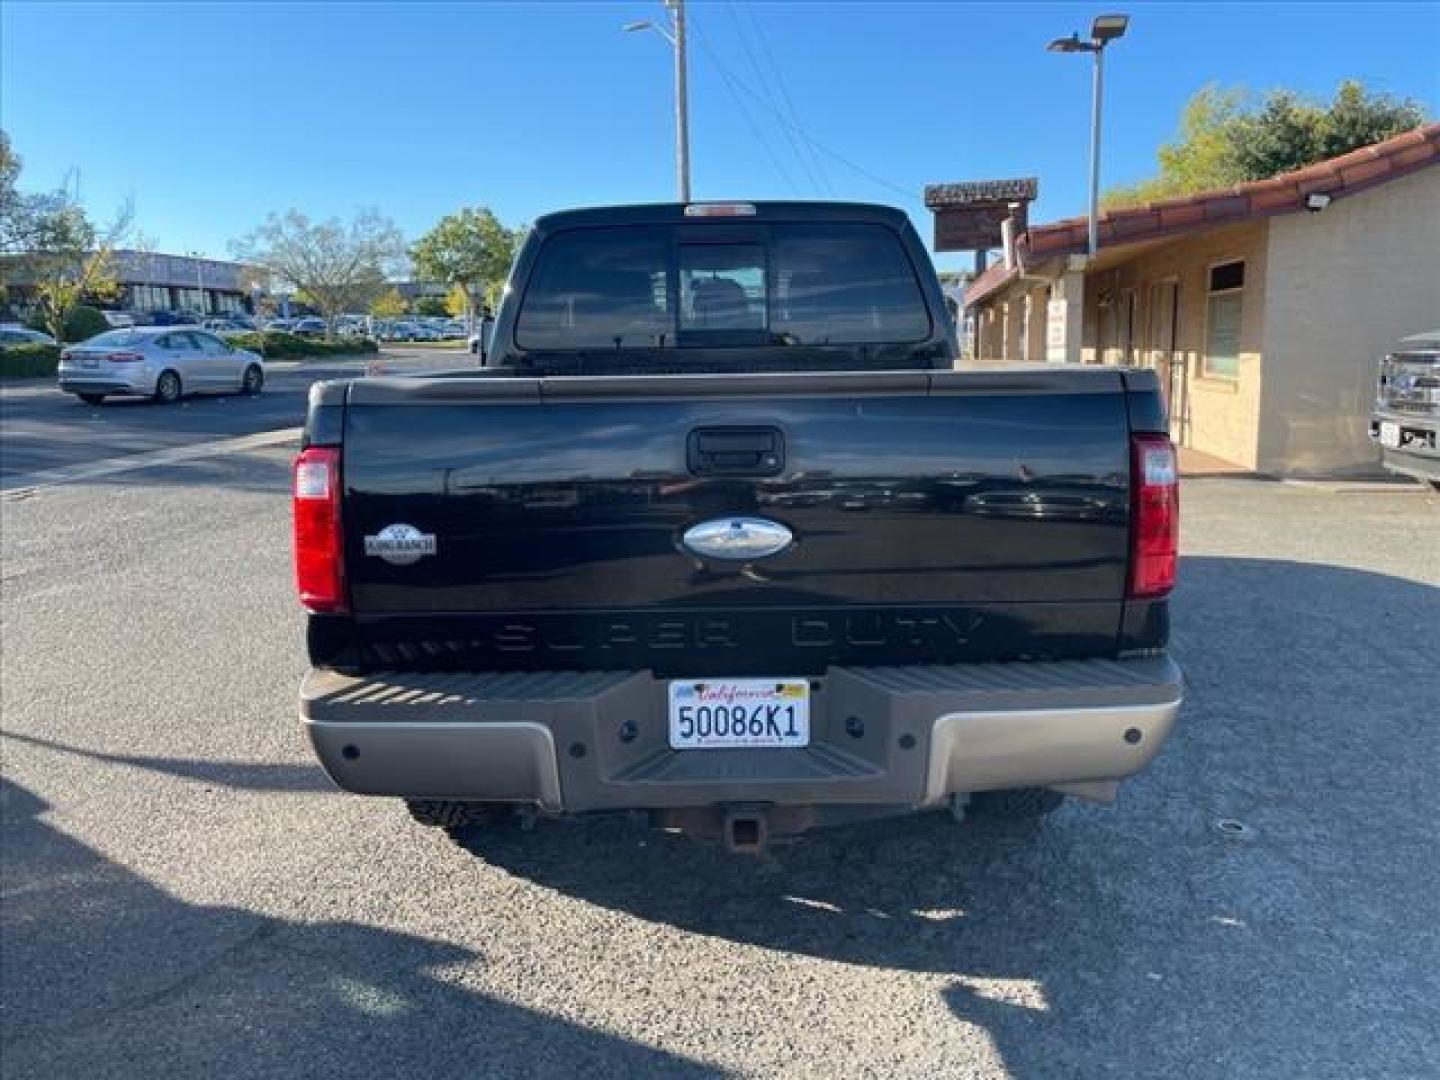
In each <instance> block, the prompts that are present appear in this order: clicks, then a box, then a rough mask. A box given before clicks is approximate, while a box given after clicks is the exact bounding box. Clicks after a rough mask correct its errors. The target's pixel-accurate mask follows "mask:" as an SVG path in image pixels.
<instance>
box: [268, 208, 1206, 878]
mask: <svg viewBox="0 0 1440 1080" xmlns="http://www.w3.org/2000/svg"><path fill="white" fill-rule="evenodd" d="M661 281H671V282H676V281H678V282H679V288H678V289H671V290H665V291H661V290H657V289H656V288H655V283H656V282H661ZM957 355H958V346H957V342H956V337H955V329H954V326H953V324H952V322H951V320H950V319H949V317H948V316H947V314H946V309H945V305H944V299H943V295H942V293H941V291H940V284H939V282H938V280H937V279H936V277H935V272H934V270H933V268H932V266H931V263H930V260H929V258H928V256H927V254H926V251H925V247H924V244H923V243H922V242H921V240H920V237H919V236H918V235H917V234H916V232H915V230H914V228H913V227H912V226H911V225H910V223H909V220H908V218H907V217H906V215H905V213H904V212H903V211H901V210H896V209H890V208H886V207H878V206H860V205H853V204H839V203H774V204H764V203H757V204H739V205H736V204H710V205H706V206H703V207H699V208H693V212H692V208H682V207H678V206H639V207H619V208H601V209H593V210H583V211H574V212H569V213H561V214H554V215H551V216H548V217H544V218H542V219H540V220H539V221H538V222H536V224H535V226H534V228H533V230H532V231H531V232H530V233H529V235H528V236H527V238H526V240H525V242H524V244H523V246H522V249H521V251H520V254H519V257H518V259H517V260H516V263H515V267H514V269H513V271H512V275H511V281H510V289H509V293H508V295H507V297H506V299H505V301H504V302H503V303H502V305H501V308H500V311H499V313H498V317H497V320H496V323H495V329H494V332H493V335H492V338H491V358H492V361H493V366H492V367H491V368H490V369H489V370H487V371H486V372H485V373H484V375H483V376H480V375H476V374H460V373H454V372H451V373H447V374H445V375H443V376H437V377H432V378H420V379H358V380H353V381H344V380H337V381H334V382H325V383H318V384H316V386H315V387H314V388H313V389H312V392H311V397H310V409H309V415H308V418H307V421H306V427H305V433H304V438H303V441H302V443H301V445H302V447H304V449H303V450H302V452H301V454H300V456H299V458H298V459H297V462H296V465H295V471H294V487H293V498H294V502H293V509H294V517H295V532H294V535H295V538H296V544H297V546H296V568H297V581H298V585H299V592H300V599H301V602H302V603H303V604H304V606H305V607H306V608H307V609H308V611H309V632H308V634H307V645H308V649H309V658H310V662H311V665H312V671H311V673H310V675H309V676H308V677H307V678H306V680H305V682H304V685H303V687H302V689H301V693H300V711H301V715H302V717H303V719H304V723H305V726H306V729H307V731H308V735H309V738H310V741H311V743H312V745H313V747H314V749H315V751H316V753H317V755H318V756H319V759H320V760H321V762H322V763H323V765H324V767H325V769H326V770H327V771H328V772H329V774H330V776H331V777H332V778H333V779H334V780H335V782H336V783H337V784H339V785H340V787H342V788H344V789H347V790H349V791H352V792H359V793H363V794H368V795H383V796H392V797H398V798H401V799H404V800H406V801H407V802H408V804H409V809H410V812H411V814H412V815H413V816H414V817H415V819H416V820H417V821H420V822H421V823H424V824H429V825H437V826H443V827H449V828H453V827H460V826H477V825H484V824H491V825H494V824H497V823H499V822H502V821H503V820H505V818H506V817H507V816H508V813H509V812H510V811H511V810H513V809H514V808H516V807H519V808H521V809H522V811H523V816H524V817H525V818H527V819H529V820H533V819H534V818H535V817H536V816H537V815H566V814H584V813H588V812H591V811H617V810H630V811H645V812H647V813H648V814H649V815H650V818H651V820H652V821H653V822H655V823H656V824H659V825H661V826H664V827H666V828H672V829H678V830H683V831H685V832H689V833H692V834H695V835H700V836H709V837H716V838H720V839H722V840H723V841H724V842H725V843H726V844H727V845H728V846H729V847H730V848H731V849H732V850H736V851H746V852H759V851H762V850H763V849H764V848H765V846H766V843H767V840H768V839H769V838H770V837H772V836H781V835H789V834H794V833H798V832H801V831H803V830H805V829H807V828H809V827H811V826H814V825H817V824H824V823H836V822H843V821H855V820H858V819H860V818H863V817H867V816H871V817H878V816H883V815H889V814H895V813H898V812H904V811H918V810H930V809H935V810H939V809H948V810H949V811H950V812H951V813H952V814H954V815H956V816H957V817H963V816H965V815H967V814H971V813H974V814H989V815H998V816H1008V817H1024V816H1033V815H1037V814H1043V813H1046V812H1048V811H1050V810H1053V809H1054V808H1055V807H1056V806H1057V805H1058V804H1059V803H1060V801H1061V800H1062V799H1063V797H1064V796H1066V795H1074V796H1078V797H1083V798H1088V799H1092V800H1097V801H1101V802H1108V801H1110V800H1112V799H1113V798H1114V796H1115V793H1116V789H1117V786H1118V784H1119V782H1120V781H1121V780H1123V779H1125V778H1127V777H1130V776H1133V775H1134V774H1136V773H1138V772H1139V771H1140V770H1142V769H1144V768H1145V767H1146V766H1147V765H1148V764H1149V762H1150V761H1151V760H1152V759H1153V758H1154V757H1155V755H1156V753H1157V752H1158V751H1159V750H1160V748H1161V747H1162V746H1163V745H1164V743H1165V741H1166V739H1167V738H1168V737H1169V735H1170V732H1171V730H1172V727H1173V724H1174V722H1175V717H1176V713H1177V712H1178V710H1179V707H1180V703H1181V698H1182V688H1181V676H1180V671H1179V669H1178V667H1177V666H1176V664H1175V663H1174V661H1173V660H1172V659H1170V658H1169V656H1168V655H1167V654H1166V651H1165V647H1166V641H1167V636H1168V626H1169V614H1168V610H1167V604H1168V599H1167V598H1168V595H1169V593H1170V591H1171V588H1172V586H1173V584H1174V581H1175V575H1176V569H1177V565H1178V558H1177V536H1178V532H1177V530H1178V494H1177V492H1178V488H1177V475H1176V474H1177V470H1176V461H1175V452H1174V448H1173V446H1172V445H1171V443H1170V439H1169V437H1168V434H1167V432H1166V418H1165V408H1164V403H1163V401H1162V400H1161V396H1160V387H1159V382H1158V379H1157V378H1156V376H1155V374H1154V373H1153V372H1151V371H1144V370H1130V369H1124V368H1118V367H1108V366H1106V367H1101V366H1094V367H1083V368H1082V367H1079V366H1076V367H1073V368H1072V367H1067V366H1061V365H1057V366H1056V367H1054V368H1049V369H1041V370H1033V369H1015V370H1011V371H957V370H955V369H954V366H955V360H956V357H957ZM442 381H443V385H441V383H442ZM342 461H343V467H344V476H343V482H342V477H341V475H340V469H341V463H342ZM861 492H863V493H864V494H863V497H861V496H860V495H858V494H857V493H861ZM782 495H784V496H789V497H793V496H797V495H798V496H802V498H799V499H794V498H792V499H791V501H789V502H783V503H782V502H780V501H778V499H777V496H782ZM857 498H859V500H860V502H861V503H863V508H864V512H863V513H853V512H849V510H848V509H847V507H849V506H851V505H852V504H854V503H855V502H856V500H857ZM397 703H398V704H397Z"/></svg>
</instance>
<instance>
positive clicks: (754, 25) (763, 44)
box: [732, 0, 835, 196]
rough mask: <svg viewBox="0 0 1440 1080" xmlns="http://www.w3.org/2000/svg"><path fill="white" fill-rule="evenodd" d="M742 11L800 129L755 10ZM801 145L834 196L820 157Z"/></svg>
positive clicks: (778, 67) (812, 150)
mask: <svg viewBox="0 0 1440 1080" xmlns="http://www.w3.org/2000/svg"><path fill="white" fill-rule="evenodd" d="M732 3H733V0H732ZM744 10H745V15H746V17H747V18H748V19H749V20H750V26H751V29H752V30H754V32H755V37H756V38H757V39H758V40H759V42H760V54H761V56H762V57H764V60H765V65H766V67H767V68H768V69H769V71H770V73H771V74H772V75H773V76H774V79H775V85H776V86H777V87H778V88H779V90H780V99H781V101H783V102H784V103H785V110H786V112H787V113H788V114H789V116H790V121H791V123H793V124H794V125H795V126H796V127H800V126H801V125H800V114H799V112H798V111H797V110H796V108H795V102H794V100H793V99H792V98H791V97H790V91H789V89H788V88H787V87H786V85H785V72H784V70H783V69H781V67H780V65H778V64H777V63H775V55H774V53H772V52H771V51H770V42H769V39H768V37H767V36H766V34H765V31H764V29H763V28H762V27H761V26H760V20H759V18H758V17H757V16H756V14H755V8H754V6H753V5H750V4H747V5H745V9H744ZM802 145H804V146H805V149H806V150H807V151H808V152H809V155H810V160H811V162H812V164H813V165H814V167H815V171H816V173H817V174H818V175H819V177H820V179H821V180H822V181H823V182H824V185H825V193H826V194H827V195H830V196H833V195H834V194H835V187H834V185H833V184H831V183H830V177H829V176H828V175H827V174H826V172H825V163H824V162H823V161H821V160H820V155H819V154H817V153H816V152H815V148H814V147H813V146H810V145H808V144H802Z"/></svg>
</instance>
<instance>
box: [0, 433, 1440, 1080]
mask: <svg viewBox="0 0 1440 1080" xmlns="http://www.w3.org/2000/svg"><path fill="white" fill-rule="evenodd" d="M288 453H289V450H288V449H287V448H273V449H268V450H261V451H256V452H252V453H247V454H239V455H228V456H221V457H213V458H207V459H204V460H200V461H196V462H192V463H189V464H186V465H181V466H172V467H167V468H162V469H149V470H144V471H141V472H132V473H126V474H122V475H117V476H115V477H113V478H110V479H109V480H102V481H101V482H98V483H93V484H89V485H72V486H64V487H55V488H46V489H42V490H39V491H36V492H34V493H29V494H28V495H27V496H26V497H23V498H14V497H11V498H7V499H6V500H5V501H4V502H3V503H0V512H3V524H4V529H3V593H4V605H3V623H0V631H3V638H4V650H3V661H0V662H3V669H0V674H3V713H4V715H3V723H4V732H5V735H4V739H3V743H0V746H3V765H4V768H3V784H0V789H3V826H0V839H3V846H0V852H3V883H0V887H3V895H4V905H3V924H0V925H3V933H4V938H3V960H0V972H3V985H0V990H3V1011H0V1024H3V1026H0V1037H3V1040H4V1045H3V1053H0V1073H3V1075H4V1076H5V1077H15V1078H20V1077H47V1078H49V1077H56V1076H86V1077H108V1076H117V1077H146V1078H150V1077H164V1076H177V1077H178V1076H184V1077H192V1076H246V1077H250V1076H332V1075H347V1076H375V1077H393V1076H397V1075H418V1074H424V1075H427V1076H431V1077H450V1076H456V1077H458V1076H530V1077H535V1076H557V1077H558V1076H575V1075H585V1076H592V1077H601V1076H616V1077H620V1076H624V1077H633V1076H638V1075H650V1074H654V1075H693V1076H709V1075H736V1076H778V1075H786V1076H815V1077H832V1076H886V1077H936V1076H945V1077H950V1076H955V1077H960V1076H964V1077H990V1076H1014V1077H1034V1076H1052V1075H1054V1076H1094V1075H1102V1074H1115V1075H1124V1076H1171V1077H1217V1078H1218V1077H1226V1078H1229V1077H1267V1078H1269V1077H1279V1076H1304V1077H1337V1078H1342V1077H1343V1078H1346V1080H1351V1078H1354V1077H1358V1076H1364V1077H1419V1076H1426V1075H1434V1068H1435V1063H1436V1062H1437V1061H1440V928H1437V920H1436V919H1435V917H1434V910H1435V899H1434V898H1435V896H1436V895H1437V894H1440V852H1437V845H1436V838H1435V827H1436V821H1437V820H1440V796H1437V785H1436V780H1437V775H1436V774H1437V763H1440V725H1437V723H1436V718H1437V717H1440V676H1437V660H1436V652H1435V641H1436V625H1437V618H1440V543H1437V535H1436V534H1437V525H1440V496H1437V495H1434V494H1431V493H1428V492H1425V491H1423V490H1422V489H1420V488H1418V487H1402V486H1396V487H1391V488H1388V489H1378V490H1377V489H1351V488H1345V487H1340V488H1334V489H1331V488H1326V487H1301V486H1292V485H1284V484H1275V483H1262V482H1255V481H1245V480H1204V481H1194V482H1190V483H1188V484H1187V486H1186V488H1185V491H1184V503H1185V526H1184V546H1185V552H1186V560H1185V565H1184V569H1183V580H1184V583H1183V586H1182V588H1181V590H1180V592H1179V594H1178V595H1177V597H1176V601H1175V604H1174V613H1175V651H1176V653H1177V655H1178V656H1179V658H1180V660H1181V662H1182V663H1183V664H1184V665H1185V667H1186V671H1187V674H1188V677H1189V682H1190V691H1189V699H1188V702H1187V705H1186V709H1185V712H1184V714H1183V718H1182V724H1181V727H1180V730H1179V731H1178V733H1177V735H1176V737H1175V739H1174V741H1173V742H1172V743H1171V745H1170V746H1169V747H1168V748H1167V749H1166V751H1165V752H1164V754H1163V755H1162V756H1161V758H1160V759H1159V760H1158V762H1157V763H1156V765H1155V767H1154V768H1153V769H1152V770H1151V771H1150V772H1149V773H1148V774H1146V775H1145V776H1144V777H1142V778H1141V779H1140V780H1138V781H1137V782H1134V783H1132V784H1131V785H1129V786H1128V787H1127V788H1126V789H1125V790H1124V791H1123V792H1122V796H1121V801H1120V803H1119V804H1118V805H1117V806H1116V807H1114V808H1100V807H1093V806H1088V805H1084V804H1071V805H1067V806H1066V807H1064V808H1063V809H1062V810H1061V811H1060V812H1059V813H1057V814H1056V815H1055V816H1054V817H1052V818H1051V819H1050V820H1049V821H1048V822H1046V823H1045V825H1044V826H1043V827H1039V828H1014V827H1011V828H1004V827H998V826H978V825H965V826H960V825H956V824H955V823H954V822H952V821H950V820H949V819H948V818H947V817H943V816H931V817H927V818H923V819H910V820H901V821H891V822H884V823H878V824H874V825H869V826H865V827H862V828H855V829H848V830H842V831H837V832H832V833H825V834H817V835H815V836H813V837H812V838H810V839H808V840H806V841H805V842H803V843H801V844H798V845H795V846H792V847H786V848H780V849H778V850H776V851H775V852H774V853H773V857H772V858H769V859H767V860H765V861H745V860H741V859H736V858H734V857H731V856H728V855H726V854H725V853H724V852H723V851H721V850H720V849H717V848H709V847H702V846H697V845H694V844H691V843H689V842H685V841H679V840H671V839H669V838H665V837H662V836H657V835H655V834H651V833H646V832H644V831H642V830H641V829H639V828H638V827H637V826H636V825H635V824H633V823H631V822H629V821H627V820H624V819H621V820H606V821H597V822H586V823H567V824H550V825H546V824H544V823H542V824H541V826H540V827H538V828H537V829H535V830H534V831H533V832H529V833H521V832H502V833H496V834H494V835H490V836H486V835H484V834H482V835H481V836H479V837H476V838H475V839H474V840H473V841H472V843H471V845H470V846H471V850H462V849H461V848H460V847H457V846H455V845H453V844H452V843H450V842H449V841H448V840H447V839H446V838H445V837H444V836H443V835H439V834H436V833H433V832H429V831H425V830H421V829H419V828H417V827H415V826H412V825H411V824H410V823H409V821H408V819H407V818H406V816H405V814H404V812H403V810H402V809H401V808H400V807H399V806H397V805H392V804H390V803H386V802H379V801H367V800H362V799H358V798H352V797H347V796H342V795H339V794H337V793H335V792H334V791H333V790H332V789H331V788H330V785H329V783H328V781H327V780H326V779H325V778H324V776H323V775H322V774H321V773H320V772H319V771H318V768H317V767H316V766H314V765H313V763H312V760H311V758H310V755H309V753H308V751H307V749H306V747H305V745H304V743H303V737H302V735H301V733H300V731H299V727H298V724H297V722H296V720H295V716H294V712H295V707H294V693H295V688H296V685H297V683H298V681H299V678H300V676H301V673H302V670H303V667H304V657H303V649H302V641H301V629H302V622H301V618H300V615H299V612H298V611H297V609H296V607H295V605H294V602H293V599H292V597H291V592H290V580H289V573H290V570H289V532H288V530H289V526H288V503H287V500H286V498H285V488H286V483H287V477H288V472H287V460H288ZM1222 822H1230V823H1232V824H1231V826H1230V831H1226V830H1225V829H1224V828H1222V827H1221V823H1222Z"/></svg>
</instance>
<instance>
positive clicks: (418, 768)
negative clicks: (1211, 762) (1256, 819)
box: [300, 656, 1183, 846]
mask: <svg viewBox="0 0 1440 1080" xmlns="http://www.w3.org/2000/svg"><path fill="white" fill-rule="evenodd" d="M814 685H815V688H814V689H813V690H812V693H811V699H810V741H809V744H808V745H806V746H803V747H795V748H783V749H778V748H772V749H740V748H733V747H732V748H724V749H698V750H673V749H671V748H670V746H669V739H668V716H667V689H668V682H667V680H663V679H656V678H655V677H654V676H653V675H652V674H650V673H649V672H646V671H637V672H623V671H622V672H596V673H575V672H536V673H529V674H489V673H486V674H472V673H449V674H420V673H411V674H407V673H403V672H391V673H386V674H381V675H375V676H370V677H351V676H345V675H341V674H338V673H335V672H329V671H318V670H317V671H313V672H311V674H310V675H309V676H308V677H307V678H306V680H305V683H304V686H303V688H302V690H301V698H300V713H301V718H302V720H303V721H304V723H305V726H306V729H307V731H308V733H309V736H310V740H311V742H312V744H313V745H314V747H315V751H316V753H317V755H318V756H319V758H320V760H321V762H322V764H323V765H324V767H325V770H326V771H327V772H328V773H329V774H330V776H331V778H332V779H334V781H335V782H336V784H338V785H339V786H340V787H342V788H344V789H346V790H347V791H353V792H357V793H360V794H367V795H394V796H404V797H407V798H435V799H461V800H477V801H487V802H516V803H528V804H531V805H535V806H538V807H539V808H540V809H542V810H545V811H548V812H552V813H584V812H590V811H599V810H621V809H627V810H628V809H651V810H662V811H664V810H684V809H692V808H719V807H725V808H727V810H726V813H727V814H729V815H731V816H733V818H734V821H733V822H729V820H728V818H727V823H726V824H725V826H724V830H723V835H724V837H725V839H726V840H727V842H729V843H732V844H733V845H736V846H744V845H746V844H754V843H759V844H761V846H763V843H764V839H765V838H764V836H763V835H760V834H763V832H764V831H765V830H767V829H770V830H771V831H774V828H773V827H774V825H775V820H774V818H773V810H772V811H771V812H770V816H766V815H759V816H762V817H766V820H765V821H762V822H761V823H760V824H759V825H755V824H754V823H753V820H752V819H753V818H754V817H755V816H757V815H755V814H753V813H751V814H750V815H749V816H747V814H746V811H747V810H750V809H752V808H754V807H760V806H765V807H772V808H774V807H811V806H830V805H848V806H855V807H860V806H875V807H878V806H887V807H894V806H903V807H910V808H920V807H928V806H940V805H943V804H944V803H945V802H947V801H948V800H949V798H950V796H952V795H954V794H956V793H963V792H972V791H987V790H997V789H1004V788H1013V787H1030V786H1044V787H1056V788H1063V789H1065V790H1068V791H1071V792H1074V793H1076V794H1082V795H1088V794H1091V793H1107V792H1113V785H1114V783H1115V782H1116V781H1119V780H1123V779H1125V778H1127V777H1130V776H1133V775H1134V774H1135V773H1137V772H1139V771H1140V770H1142V769H1144V768H1145V767H1146V766H1147V765H1148V764H1149V763H1150V761H1151V760H1152V759H1153V758H1154V757H1155V755H1156V753H1158V752H1159V750H1160V747H1161V746H1162V745H1163V744H1164V742H1165V740H1166V739H1167V738H1168V737H1169V735H1170V732H1171V730H1172V728H1173V726H1174V723H1175V717H1176V714H1177V713H1178V711H1179V708H1180V702H1181V699H1182V695H1183V689H1182V684H1181V677H1180V671H1179V669H1178V668H1177V667H1176V666H1175V664H1174V663H1173V662H1172V661H1171V660H1170V659H1168V658H1167V657H1165V656H1158V657H1153V656H1152V657H1145V658H1142V659H1135V660H1123V661H1111V660H1094V661H1061V662H1055V663H1009V664H971V665H955V666H948V667H946V666H933V667H913V668H834V669H831V671H830V672H829V674H828V675H827V676H826V677H825V678H824V679H821V680H819V681H818V682H817V683H816V684H814ZM1093 797H1100V796H1098V795H1096V796H1093ZM737 807H738V808H742V809H740V810H734V811H733V813H732V811H731V810H730V809H728V808H737ZM732 825H733V827H732ZM757 830H758V831H759V833H757Z"/></svg>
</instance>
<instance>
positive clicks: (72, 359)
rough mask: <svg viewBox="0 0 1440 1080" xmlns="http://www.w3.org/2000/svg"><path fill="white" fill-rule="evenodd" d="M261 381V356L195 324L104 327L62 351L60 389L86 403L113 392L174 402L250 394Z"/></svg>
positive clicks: (99, 400)
mask: <svg viewBox="0 0 1440 1080" xmlns="http://www.w3.org/2000/svg"><path fill="white" fill-rule="evenodd" d="M264 386H265V361H264V359H263V358H262V357H260V356H258V355H257V354H255V353H253V352H247V351H246V350H244V349H237V348H236V347H235V346H233V345H231V344H230V343H229V342H226V341H222V340H220V338H218V337H216V336H215V335H214V334H210V333H207V332H206V331H204V330H199V329H196V328H194V327H185V326H135V327H131V328H129V329H126V330H108V331H106V332H105V333H103V334H98V335H96V336H95V337H93V338H91V339H90V340H89V341H84V342H81V343H80V344H79V345H71V346H68V347H67V348H66V349H65V351H64V352H62V353H61V354H60V389H61V390H64V391H65V392H66V393H69V394H74V395H75V396H76V397H78V398H79V399H80V400H81V401H83V402H85V403H86V404H87V405H98V404H100V402H102V401H104V400H105V398H107V397H109V396H110V395H112V394H125V395H138V396H141V397H150V398H154V399H155V400H156V401H161V402H172V401H179V400H180V398H181V397H182V396H183V395H185V394H191V393H199V392H204V391H209V392H217V391H218V392H222V393H242V394H252V395H253V394H258V393H260V391H261V389H262V388H263V387H264Z"/></svg>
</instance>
